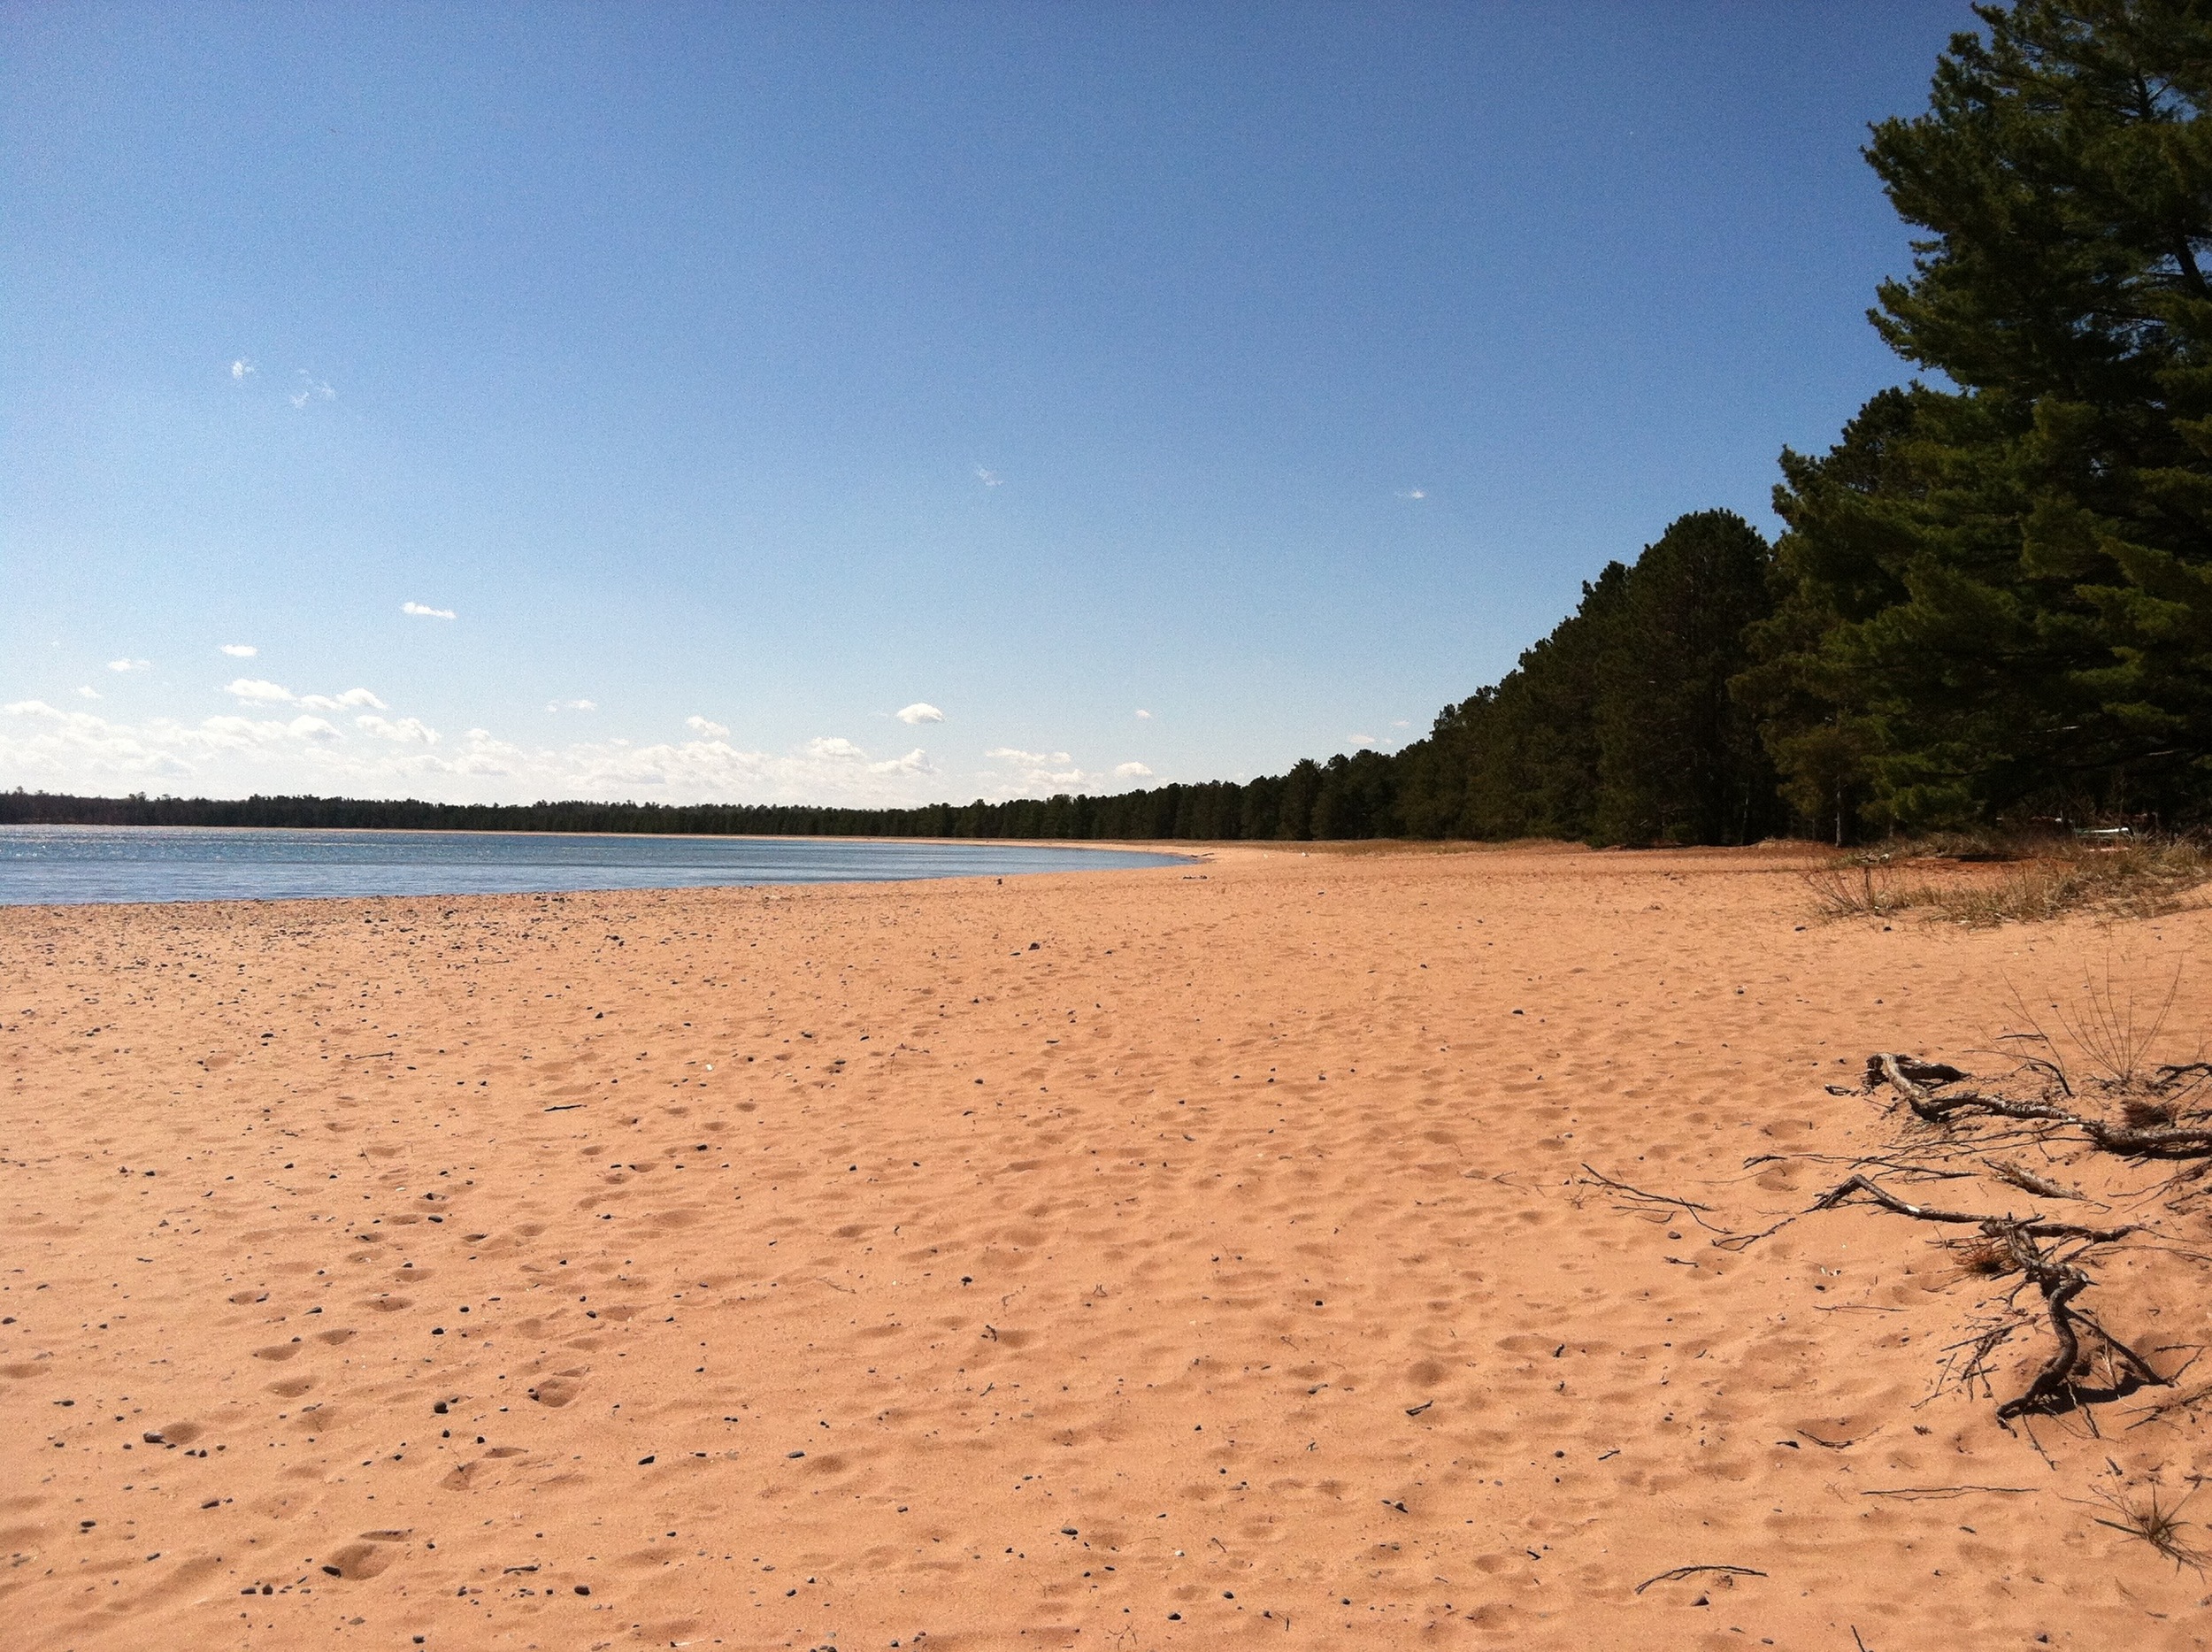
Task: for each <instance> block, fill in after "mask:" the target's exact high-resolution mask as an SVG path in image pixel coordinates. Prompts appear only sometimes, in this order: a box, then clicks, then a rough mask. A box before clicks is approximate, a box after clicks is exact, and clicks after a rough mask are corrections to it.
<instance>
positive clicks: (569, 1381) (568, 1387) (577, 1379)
mask: <svg viewBox="0 0 2212 1652" xmlns="http://www.w3.org/2000/svg"><path fill="white" fill-rule="evenodd" d="M583 1391H584V1373H583V1372H581V1371H565V1372H560V1373H559V1374H558V1375H557V1376H552V1377H548V1378H546V1379H544V1380H543V1381H541V1382H540V1383H539V1384H538V1385H537V1386H536V1387H534V1388H532V1389H530V1390H529V1395H530V1397H531V1398H532V1399H534V1400H535V1401H536V1402H538V1403H539V1404H540V1405H549V1406H552V1407H554V1408H555V1409H556V1410H558V1409H559V1408H560V1407H562V1406H564V1405H566V1404H567V1403H568V1402H570V1401H571V1400H572V1399H574V1398H575V1397H576V1396H577V1395H580V1394H581V1393H582V1392H583Z"/></svg>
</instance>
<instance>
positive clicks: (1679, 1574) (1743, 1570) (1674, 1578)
mask: <svg viewBox="0 0 2212 1652" xmlns="http://www.w3.org/2000/svg"><path fill="white" fill-rule="evenodd" d="M1701 1571H1724V1572H1727V1573H1729V1574H1731V1575H1732V1576H1734V1577H1739V1578H1763V1577H1765V1576H1766V1575H1767V1574H1766V1573H1765V1572H1763V1571H1754V1570H1753V1569H1752V1568H1751V1567H1749V1566H1677V1567H1676V1568H1675V1569H1674V1570H1673V1571H1663V1572H1661V1573H1660V1574H1659V1575H1658V1576H1657V1577H1655V1578H1646V1579H1644V1580H1643V1581H1642V1582H1641V1583H1640V1584H1638V1585H1637V1586H1636V1593H1637V1594H1642V1593H1643V1592H1644V1591H1645V1590H1646V1589H1647V1588H1649V1587H1651V1586H1652V1585H1653V1584H1655V1583H1679V1582H1680V1581H1681V1580H1682V1579H1685V1578H1694V1577H1695V1576H1696V1575H1697V1574H1698V1573H1699V1572H1701Z"/></svg>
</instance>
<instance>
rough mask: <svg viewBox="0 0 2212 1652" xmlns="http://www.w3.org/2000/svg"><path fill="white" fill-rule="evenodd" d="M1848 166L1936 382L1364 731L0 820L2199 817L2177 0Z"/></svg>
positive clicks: (1727, 828) (2198, 192)
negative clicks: (589, 797)
mask: <svg viewBox="0 0 2212 1652" xmlns="http://www.w3.org/2000/svg"><path fill="white" fill-rule="evenodd" d="M1977 11H1978V15H1979V16H1980V18H1981V20H1982V22H1983V24H1984V26H1985V29H1986V36H1984V35H1971V34H1964V35H1955V36H1954V37H1953V39H1952V41H1951V43H1950V47H1949V49H1948V50H1947V51H1946V52H1945V53H1944V54H1943V56H1942V58H1940V59H1939V63H1938V65H1937V70H1936V74H1935V79H1934V84H1933V88H1932V95H1931V97H1930V102H1929V108H1928V111H1927V112H1926V113H1924V114H1923V115H1919V116H1917V117H1915V118H1913V119H1891V120H1886V121H1884V122H1882V123H1880V124H1879V125H1878V126H1877V127H1874V128H1873V131H1872V134H1871V138H1870V142H1869V143H1868V145H1867V147H1866V150H1865V155H1866V158H1867V160H1868V162H1869V164H1870V165H1871V166H1872V167H1873V169H1874V171H1875V172H1876V173H1877V174H1878V176H1879V177H1880V179H1881V181H1882V184H1883V187H1884V188H1885V189H1886V192H1887V194H1888V196H1889V198H1890V200H1891V202H1892V204H1893V205H1894V206H1895V208H1896V210H1897V211H1898V213H1899V215H1900V216H1901V218H1902V219H1904V220H1905V221H1906V222H1907V223H1909V224H1910V225H1912V226H1914V227H1916V229H1917V230H1919V231H1921V232H1923V234H1922V236H1921V238H1920V239H1918V240H1916V242H1915V243H1914V245H1915V250H1916V256H1915V259H1914V265H1913V270H1912V273H1911V274H1910V276H1909V277H1908V278H1904V279H1900V280H1891V281H1886V282H1885V283H1883V285H1882V286H1881V288H1879V291H1878V295H1877V297H1878V305H1877V307H1876V308H1875V309H1874V310H1873V311H1870V319H1871V321H1872V322H1873V325H1874V326H1875V327H1876V328H1877V329H1878V331H1879V332H1880V333H1881V334H1882V336H1883V337H1884V339H1886V341H1887V342H1888V343H1889V344H1890V345H1891V347H1892V348H1893V350H1896V351H1897V353H1898V354H1899V355H1900V356H1901V357H1903V358H1904V359H1905V360H1906V361H1908V362H1909V363H1910V364H1912V365H1914V366H1915V367H1916V369H1919V370H1923V371H1925V372H1927V373H1930V374H1932V375H1938V376H1939V380H1940V382H1939V384H1935V385H1931V384H1928V383H1924V382H1920V381H1918V380H1915V381H1913V382H1911V383H1909V384H1907V385H1905V386H1903V387H1901V388H1894V389H1888V390H1884V391H1882V392H1881V393H1880V394H1878V395H1877V396H1875V397H1874V398H1873V399H1872V400H1871V401H1870V402H1869V403H1867V404H1866V405H1865V406H1864V407H1863V408H1862V409H1861V410H1860V411H1859V412H1858V414H1857V416H1856V417H1855V418H1854V419H1852V420H1851V421H1850V423H1849V424H1848V425H1847V426H1846V427H1845V428H1844V430H1843V432H1842V433H1841V435H1840V437H1839V440H1838V442H1836V444H1835V445H1834V446H1833V447H1832V448H1831V449H1829V450H1828V451H1827V452H1826V453H1825V454H1822V455H1819V456H1816V457H1809V456H1806V455H1802V454H1798V453H1794V452H1790V451H1785V452H1784V453H1783V455H1782V458H1781V470H1782V481H1781V483H1780V485H1779V486H1778V488H1776V489H1775V498H1774V508H1775V511H1776V514H1777V515H1778V517H1779V518H1780V519H1781V520H1782V523H1783V525H1784V529H1785V531H1784V532H1783V534H1782V535H1781V536H1780V538H1779V539H1778V540H1777V541H1776V542H1773V543H1772V544H1769V543H1768V542H1766V541H1765V540H1764V539H1763V538H1762V537H1761V535H1760V534H1758V533H1757V532H1756V531H1755V530H1754V529H1753V528H1752V526H1750V525H1749V524H1748V523H1747V522H1746V521H1744V519H1742V518H1740V517H1739V516H1737V515H1735V514H1733V513H1732V512H1729V511H1701V512H1698V513H1695V514H1692V515H1688V516H1685V517H1682V518H1680V519H1678V520H1677V521H1676V522H1674V523H1673V524H1672V525H1671V526H1669V527H1668V528H1667V530H1666V531H1665V532H1664V533H1663V534H1661V535H1660V537H1659V538H1658V539H1657V540H1656V541H1655V542H1653V543H1652V544H1650V545H1648V546H1647V547H1645V548H1644V549H1643V551H1642V552H1641V554H1640V555H1639V556H1638V557H1636V559H1635V560H1634V561H1633V562H1632V563H1628V564H1623V563H1619V562H1615V563H1612V564H1609V565H1608V566H1607V567H1606V568H1605V570H1604V571H1603V572H1601V573H1600V574H1599V575H1598V577H1597V578H1596V579H1595V580H1591V581H1590V582H1588V583H1587V584H1586V585H1585V586H1584V587H1583V591H1582V599H1581V602H1580V603H1579V605H1578V607H1577V608H1576V610H1575V611H1574V612H1573V613H1572V614H1571V615H1570V616H1569V617H1568V618H1567V619H1564V620H1563V621H1562V622H1561V623H1560V625H1559V626H1558V627H1557V628H1556V629H1555V630H1554V631H1553V632H1552V634H1550V635H1549V636H1548V637H1546V638H1544V639H1543V640H1542V641H1541V642H1538V643H1537V644H1535V646H1533V647H1532V648H1531V649H1528V650H1527V651H1526V652H1525V653H1524V654H1523V655H1522V656H1521V657H1520V660H1519V663H1518V664H1517V665H1516V666H1515V667H1514V669H1513V670H1511V671H1510V672H1507V673H1506V675H1505V676H1504V677H1503V678H1502V679H1501V680H1499V681H1498V682H1496V683H1495V684H1494V685H1492V686H1491V687H1489V688H1482V689H1479V690H1478V691H1477V692H1476V693H1475V694H1474V695H1472V696H1471V698H1469V699H1466V700H1464V701H1462V702H1461V703H1458V704H1457V705H1452V706H1447V707H1446V708H1445V709H1444V710H1443V711H1442V712H1441V713H1440V715H1439V716H1438V718H1437V719H1436V723H1435V726H1434V727H1433V728H1432V730H1431V731H1430V732H1429V734H1427V736H1426V737H1425V738H1424V739H1422V740H1420V741H1416V742H1415V743H1413V744H1411V745H1409V746H1408V747H1406V748H1405V749H1402V750H1400V751H1397V752H1392V753H1385V752H1379V751H1371V750H1363V751H1360V752H1357V753H1355V754H1352V755H1350V756H1338V757H1331V758H1329V759H1328V760H1327V761H1326V762H1325V763H1321V762H1314V761H1310V760H1309V761H1305V762H1301V763H1298V764H1295V765H1293V766H1292V767H1291V769H1290V770H1289V771H1288V772H1286V773H1283V774H1279V775H1271V776H1267V777H1265V778H1263V779H1260V780H1252V781H1248V782H1246V783H1243V784H1236V783H1232V782H1216V783H1210V784H1199V785H1176V786H1162V787H1156V788H1151V789H1148V790H1144V791H1133V792H1126V793H1123V794H1121V795H1118V796H1110V797H1093V796H1087V795H1073V796H1068V795H1064V796H1057V797H1051V798H1045V799H1019V800H1015V801H1012V802H1008V803H983V802H981V801H977V802H975V803H968V804H965V805H959V804H950V803H947V804H939V805H935V806H932V807H929V808H922V809H892V810H869V809H815V808H803V807H791V806H783V805H751V806H727V805H701V806H696V807H680V808H669V807H663V806H661V805H657V804H652V803H638V804H630V803H534V804H528V805H521V806H494V805H452V804H440V803H412V802H409V803H382V802H361V801H352V800H347V799H333V798H314V797H253V798H249V799H247V800H245V801H244V802H242V803H215V802H206V801H200V800H193V801H182V800H177V799H171V798H157V799H148V798H145V797H142V796H141V797H131V798H125V799H105V798H81V797H62V796H50V795H42V794H31V793H25V792H20V791H19V792H15V793H12V794H0V822H14V823H28V822H83V823H99V824H115V825H173V826H358V827H419V828H441V829H454V828H461V829H476V830H503V831H563V832H652V833H674V832H682V833H706V834H733V833H748V834H797V833H804V834H827V835H861V834H869V835H882V836H892V837H907V836H932V837H1023V838H1034V837H1047V838H1124V839H1126V838H1184V839H1225V838H1271V839H1295V840H1304V839H1314V838H1360V837H1415V838H1486V839H1503V838H1515V837H1526V836H1550V837H1562V838H1577V839H1582V840H1585V841H1590V842H1594V843H1617V844H1649V843H1740V842H1745V841H1752V840H1755V839H1757V838H1760V837H1763V836H1767V835H1770V834H1777V833H1783V832H1795V833H1801V834H1814V835H1817V836H1821V837H1824V838H1832V839H1833V840H1835V841H1846V840H1850V839H1855V838H1863V837H1867V836H1871V835H1878V834H1882V833H1885V832H1890V831H1896V830H1926V829H1934V828H1943V827H1973V826H1989V825H1997V824H2003V823H2005V822H2008V821H2014V822H2016V821H2022V820H2025V819H2029V818H2061V819H2069V820H2082V819H2088V818H2131V819H2147V820H2151V821H2154V822H2156V823H2158V824H2161V825H2164V826H2171V827H2198V826H2204V825H2206V824H2208V823H2212V274H2208V269H2212V108H2208V105H2212V68H2208V65H2212V8H2207V7H2204V6H2200V5H2193V4H2190V5H2171V4H2151V3H2150V0H2114V3H2112V4H2102V3H2101V0H2100V3H2096V4H2092V3H2091V0H2076V3H2075V4H2059V3H2057V0H2020V4H2016V5H2014V6H2012V7H2011V8H2009V9H2005V8H2002V7H1999V6H1993V5H1992V6H1981V7H1978V8H1977Z"/></svg>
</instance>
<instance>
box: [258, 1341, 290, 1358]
mask: <svg viewBox="0 0 2212 1652" xmlns="http://www.w3.org/2000/svg"><path fill="white" fill-rule="evenodd" d="M299 1351H300V1345H299V1344H298V1343H297V1342H272V1343H270V1344H269V1346H268V1347H266V1348H256V1349H254V1351H253V1356H254V1357H255V1358H256V1359H273V1360H286V1359H289V1358H291V1357H292V1356H293V1355H295V1354H296V1353H298V1352H299Z"/></svg>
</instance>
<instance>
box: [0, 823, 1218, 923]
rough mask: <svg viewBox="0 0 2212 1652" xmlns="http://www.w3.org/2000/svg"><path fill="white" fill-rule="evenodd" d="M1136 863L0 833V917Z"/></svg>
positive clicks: (729, 845)
mask: <svg viewBox="0 0 2212 1652" xmlns="http://www.w3.org/2000/svg"><path fill="white" fill-rule="evenodd" d="M1182 858H1183V857H1180V856H1176V855H1153V854H1147V853H1144V852H1142V851H1140V850H1133V849H1035V848H1029V847H1025V846H1023V845H1019V844H1000V843H988V842H978V843H910V842H900V841H883V840H876V841H854V840H851V839H841V838H795V837H635V836H627V835H622V836H586V835H581V834H578V835H574V836H570V835H565V834H554V833H538V832H293V831H281V830H276V829H270V828H262V827H237V828H205V827H197V826H0V906H23V905H28V904H44V903H54V904H81V903H88V902H107V901H288V900H297V899H300V898H302V897H305V896H313V895H523V894H539V893H552V892H557V891H561V890H569V889H679V888H695V887H703V886H709V885H728V884H758V883H878V882H885V881H888V880H894V879H902V878H983V877H1005V876H1009V875H1010V874H1013V873H1017V872H1102V871H1106V870H1109V869H1111V868H1116V867H1133V866H1166V865H1172V864H1176V863H1177V862H1179V860H1181V859H1182Z"/></svg>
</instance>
